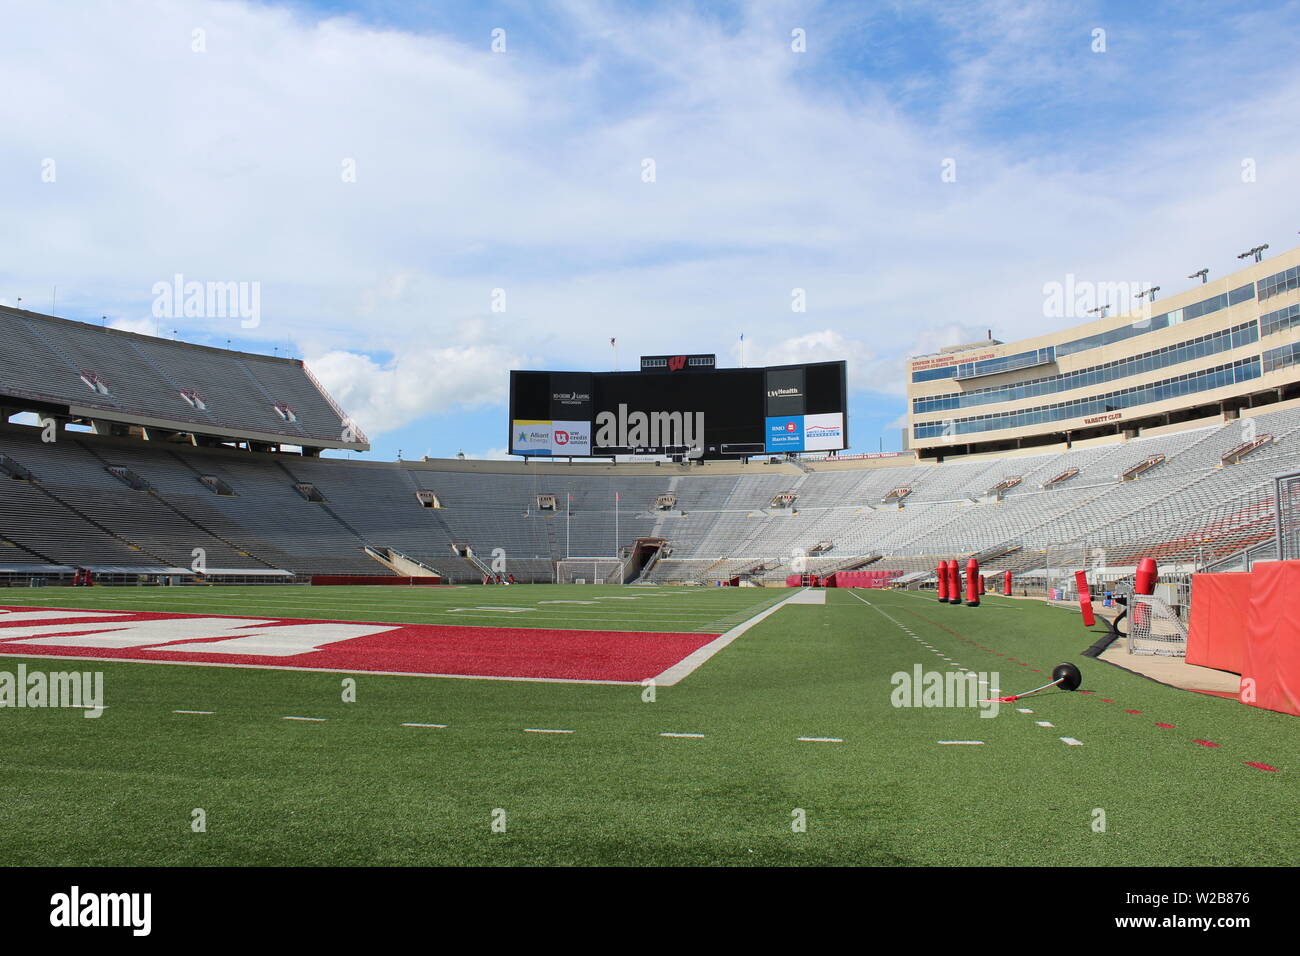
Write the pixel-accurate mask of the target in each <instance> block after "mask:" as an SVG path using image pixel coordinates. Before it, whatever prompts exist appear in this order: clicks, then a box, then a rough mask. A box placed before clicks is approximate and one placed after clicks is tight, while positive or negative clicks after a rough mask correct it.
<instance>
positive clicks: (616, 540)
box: [614, 491, 623, 558]
mask: <svg viewBox="0 0 1300 956" xmlns="http://www.w3.org/2000/svg"><path fill="white" fill-rule="evenodd" d="M621 497H623V496H622V495H621V494H619V493H618V492H617V491H616V492H614V557H615V558H617V557H618V502H619V499H620V498H621Z"/></svg>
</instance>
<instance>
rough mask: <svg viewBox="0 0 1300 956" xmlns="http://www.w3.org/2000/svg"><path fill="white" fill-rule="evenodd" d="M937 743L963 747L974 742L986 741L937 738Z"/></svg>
mask: <svg viewBox="0 0 1300 956" xmlns="http://www.w3.org/2000/svg"><path fill="white" fill-rule="evenodd" d="M935 743H936V744H941V745H943V746H945V747H953V746H959V747H962V746H971V745H974V744H982V743H984V741H982V740H936V741H935Z"/></svg>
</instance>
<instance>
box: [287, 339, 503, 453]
mask: <svg viewBox="0 0 1300 956" xmlns="http://www.w3.org/2000/svg"><path fill="white" fill-rule="evenodd" d="M306 361H307V366H308V367H309V368H310V369H311V370H312V372H313V373H314V374H315V375H316V377H317V378H318V379H320V382H321V384H322V385H324V386H325V389H326V391H328V392H329V393H330V394H331V395H332V396H333V397H334V399H335V400H336V401H337V402H338V403H339V404H340V405H342V406H343V408H345V409H346V410H347V411H348V414H350V415H351V416H352V418H353V420H355V421H356V423H357V425H358V426H359V427H360V428H361V430H362V431H364V432H365V433H366V434H367V436H368V437H370V438H373V437H375V436H376V435H379V434H382V433H383V432H388V431H393V430H394V429H396V428H400V427H401V426H403V425H405V424H407V423H409V422H412V421H415V420H416V419H418V418H420V417H422V416H424V415H430V414H432V415H436V414H442V413H448V412H455V411H458V410H465V409H473V408H476V407H481V406H484V405H494V404H499V403H501V402H503V401H504V400H505V398H506V391H507V382H508V379H507V377H506V374H505V372H504V371H503V370H504V369H509V368H511V367H514V366H517V365H519V364H520V361H521V360H520V359H519V358H518V357H516V356H514V355H511V354H510V353H509V352H507V351H505V350H504V349H500V348H493V347H490V346H487V347H485V346H476V345H454V346H451V347H447V348H433V347H415V348H409V349H405V350H403V351H402V352H401V353H400V354H399V355H398V356H397V357H396V358H394V359H393V360H392V361H390V362H387V363H383V364H380V363H378V362H376V361H374V360H373V359H371V358H370V357H369V356H366V355H360V354H357V353H355V352H347V351H342V350H334V351H330V352H326V353H324V354H322V355H319V356H317V357H314V358H308V359H307V360H306Z"/></svg>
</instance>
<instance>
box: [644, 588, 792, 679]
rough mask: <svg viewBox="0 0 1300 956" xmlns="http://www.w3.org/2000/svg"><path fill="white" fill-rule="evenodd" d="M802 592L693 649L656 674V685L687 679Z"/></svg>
mask: <svg viewBox="0 0 1300 956" xmlns="http://www.w3.org/2000/svg"><path fill="white" fill-rule="evenodd" d="M800 593H803V592H797V593H796V594H792V595H790V597H788V598H786V599H785V600H784V601H781V602H779V603H777V604H773V605H772V606H771V607H769V608H768V609H767V610H765V611H760V612H758V613H757V614H755V615H754V616H753V617H751V618H750V619H749V620H747V621H744V622H743V623H741V624H737V625H736V626H735V627H733V628H732V629H731V630H729V631H727V632H726V633H725V634H719V635H718V636H717V637H715V638H714V639H713V640H711V641H709V643H707V644H705V645H704V646H703V647H701V648H698V649H696V650H694V651H692V652H691V653H690V654H688V655H686V656H685V657H683V658H682V659H681V660H680V661H678V662H677V663H676V664H674V665H673V666H672V667H670V668H668V669H667V670H666V671H664V672H663V673H661V674H659V675H658V676H656V677H655V678H654V682H655V685H656V686H658V687H672V686H673V685H674V684H676V683H678V682H680V681H682V680H685V679H686V678H687V677H689V676H690V675H691V674H693V673H695V671H697V670H699V669H700V667H702V666H703V665H704V663H705V662H706V661H707V660H708V659H709V658H711V657H712V656H713V655H714V654H716V653H718V652H719V651H721V650H722V649H723V648H725V647H726V646H727V645H728V644H730V643H731V642H732V641H734V640H735V639H736V638H738V637H740V636H741V635H742V634H744V633H745V632H746V631H748V630H749V629H750V628H751V627H754V626H755V625H757V624H761V623H762V622H763V621H765V620H767V619H768V618H769V617H771V616H772V615H773V614H775V613H776V612H777V611H779V610H781V608H783V607H785V606H786V605H787V604H791V603H793V599H794V598H795V597H796V596H797V594H800Z"/></svg>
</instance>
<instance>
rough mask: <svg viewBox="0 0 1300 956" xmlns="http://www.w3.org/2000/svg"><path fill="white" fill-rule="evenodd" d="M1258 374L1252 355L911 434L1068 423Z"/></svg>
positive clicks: (922, 427)
mask: <svg viewBox="0 0 1300 956" xmlns="http://www.w3.org/2000/svg"><path fill="white" fill-rule="evenodd" d="M1277 351H1280V350H1277ZM1260 374H1261V372H1260V357H1259V356H1252V357H1251V358H1245V359H1240V360H1239V361H1236V362H1229V363H1226V364H1224V365H1218V366H1215V367H1214V368H1208V369H1202V370H1201V371H1197V372H1189V373H1187V374H1186V375H1179V376H1177V377H1174V378H1167V379H1163V380H1161V381H1159V382H1152V383H1150V384H1147V385H1136V386H1134V387H1132V388H1126V389H1120V390H1119V391H1114V392H1108V393H1106V394H1104V395H1092V396H1089V397H1087V398H1079V399H1075V400H1074V401H1069V402H1058V403H1056V404H1054V405H1040V406H1038V407H1036V408H1025V409H1017V410H1015V411H1010V412H998V413H995V414H990V415H979V416H975V417H971V418H959V419H948V420H947V421H937V422H922V423H918V424H916V425H914V426H913V428H912V433H913V435H914V436H915V437H916V438H917V439H926V438H942V437H949V436H955V435H970V434H978V433H980V432H988V431H998V430H1001V429H1004V428H1023V427H1025V426H1029V425H1042V424H1048V423H1051V422H1059V421H1067V420H1069V419H1073V418H1082V417H1085V416H1088V415H1102V414H1105V413H1107V412H1115V411H1120V410H1121V409H1125V408H1133V407H1135V406H1138V405H1147V404H1150V403H1153V402H1161V401H1164V400H1166V399H1170V398H1179V397H1181V396H1184V395H1192V394H1195V393H1197V392H1207V391H1210V390H1212V389H1216V388H1223V387H1224V386H1228V385H1234V384H1237V383H1240V382H1247V381H1250V380H1251V379H1256V378H1259V376H1260Z"/></svg>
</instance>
